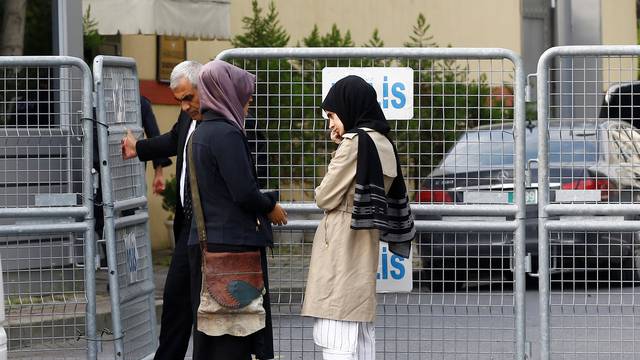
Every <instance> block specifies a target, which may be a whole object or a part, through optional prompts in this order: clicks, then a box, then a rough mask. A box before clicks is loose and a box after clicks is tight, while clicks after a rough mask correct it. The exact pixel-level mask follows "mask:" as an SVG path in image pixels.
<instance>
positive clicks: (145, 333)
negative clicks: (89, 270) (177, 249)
mask: <svg viewBox="0 0 640 360" xmlns="http://www.w3.org/2000/svg"><path fill="white" fill-rule="evenodd" d="M93 71H94V81H95V88H96V93H97V96H96V105H97V106H96V110H97V119H98V122H99V125H100V126H99V127H98V143H99V153H100V166H101V171H100V172H101V175H102V176H101V181H102V199H103V202H104V203H105V207H104V214H105V239H106V247H107V263H108V274H109V285H110V287H109V289H110V295H111V309H112V326H113V336H114V346H115V358H116V359H124V358H126V359H143V358H145V359H146V358H151V357H153V354H154V351H155V349H156V344H157V336H156V313H155V293H154V282H153V265H152V261H151V242H150V239H149V225H148V218H149V214H148V210H147V198H146V182H145V171H144V166H145V165H144V163H141V162H140V161H138V160H137V159H131V160H122V155H121V154H122V153H121V149H120V141H121V139H122V138H123V136H124V135H125V133H126V130H127V129H130V130H132V132H133V133H134V134H136V135H138V136H140V135H141V134H142V133H143V130H142V120H141V111H140V93H139V88H138V77H137V71H136V65H135V61H134V60H133V59H131V58H122V57H112V56H98V57H96V58H95V59H94V63H93Z"/></svg>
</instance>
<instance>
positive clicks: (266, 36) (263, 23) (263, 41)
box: [231, 0, 289, 47]
mask: <svg viewBox="0 0 640 360" xmlns="http://www.w3.org/2000/svg"><path fill="white" fill-rule="evenodd" d="M251 6H252V8H253V16H251V17H249V16H245V17H243V18H242V23H243V24H244V25H243V26H242V28H243V29H244V30H245V32H244V34H242V35H237V36H236V37H234V38H233V39H232V40H231V44H232V45H233V46H235V47H283V46H286V45H287V43H288V42H289V34H287V31H286V30H285V29H284V28H283V27H282V26H281V25H280V21H279V20H278V12H277V11H276V6H275V4H274V3H273V1H272V2H271V3H269V11H268V13H267V14H266V16H263V15H262V8H260V7H258V0H253V1H252V2H251Z"/></svg>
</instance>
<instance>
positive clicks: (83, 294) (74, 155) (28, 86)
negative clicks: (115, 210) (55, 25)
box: [0, 57, 95, 358]
mask: <svg viewBox="0 0 640 360" xmlns="http://www.w3.org/2000/svg"><path fill="white" fill-rule="evenodd" d="M87 70H88V69H87V68H86V65H85V64H84V63H83V62H81V61H80V60H79V59H74V58H69V57H2V58H0V89H1V91H0V231H1V232H2V235H1V236H0V257H1V258H2V262H3V265H4V266H3V270H2V271H3V272H2V275H3V279H2V280H3V282H4V299H3V301H4V305H5V310H6V312H7V314H6V315H7V317H6V320H7V326H6V327H5V329H6V330H7V335H8V342H7V346H8V351H9V356H17V357H22V356H24V357H26V358H33V357H34V356H36V354H48V355H50V356H51V357H57V358H66V357H77V358H87V356H88V354H89V353H90V351H89V348H90V347H91V348H92V347H93V346H91V345H90V344H89V343H88V342H87V341H86V338H87V337H93V336H94V334H93V331H94V329H95V314H94V313H93V312H92V311H89V309H90V308H91V306H92V305H91V304H95V301H94V299H92V298H91V296H90V295H89V293H90V292H92V290H89V289H88V288H90V286H91V285H92V284H87V282H89V283H90V282H91V280H90V279H88V278H90V277H91V275H92V273H91V270H89V271H88V270H87V268H85V267H84V264H87V263H89V262H90V261H92V257H93V254H92V252H93V248H92V246H88V247H85V245H86V244H85V239H86V238H87V237H89V239H88V240H87V242H92V241H93V238H92V235H93V234H91V233H90V232H89V231H88V228H89V225H88V224H86V223H83V221H84V220H85V217H86V216H87V212H88V211H89V210H87V209H88V208H89V207H90V206H91V205H90V204H91V202H92V200H93V199H92V196H91V192H90V191H91V189H92V184H91V183H90V181H88V180H89V179H90V175H89V167H88V166H87V165H88V164H89V159H90V156H91V153H90V148H89V146H88V144H90V143H91V139H92V137H91V134H87V131H88V129H90V127H89V124H88V123H87V119H90V118H91V116H90V113H89V112H88V111H87V110H88V109H89V108H90V104H91V98H90V96H89V95H90V88H89V86H90V82H88V81H87V75H88V71H87ZM87 331H89V334H87Z"/></svg>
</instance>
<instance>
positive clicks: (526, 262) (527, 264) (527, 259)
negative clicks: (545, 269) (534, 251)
mask: <svg viewBox="0 0 640 360" xmlns="http://www.w3.org/2000/svg"><path fill="white" fill-rule="evenodd" d="M524 272H525V273H527V274H529V273H531V253H527V256H525V257H524Z"/></svg>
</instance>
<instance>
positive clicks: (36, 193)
mask: <svg viewBox="0 0 640 360" xmlns="http://www.w3.org/2000/svg"><path fill="white" fill-rule="evenodd" d="M73 73H74V72H72V71H71V68H70V67H60V68H54V67H0V88H1V89H2V90H3V91H1V92H0V208H29V207H47V206H53V205H62V206H65V205H67V206H79V205H81V204H82V199H81V196H82V191H83V189H84V186H85V185H84V184H83V182H82V156H83V154H82V138H83V133H82V129H81V118H82V113H81V112H79V110H81V109H82V94H81V91H82V81H80V80H81V79H82V78H81V77H77V76H73V75H72V74H73Z"/></svg>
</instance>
